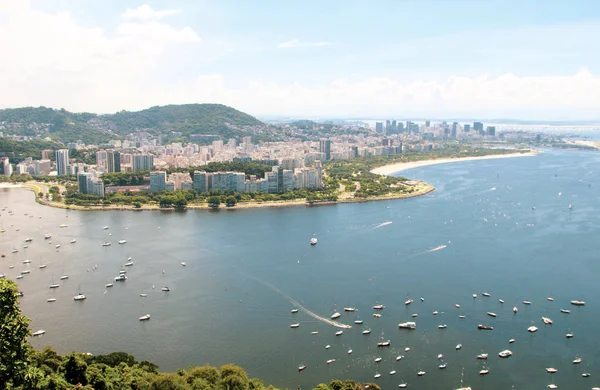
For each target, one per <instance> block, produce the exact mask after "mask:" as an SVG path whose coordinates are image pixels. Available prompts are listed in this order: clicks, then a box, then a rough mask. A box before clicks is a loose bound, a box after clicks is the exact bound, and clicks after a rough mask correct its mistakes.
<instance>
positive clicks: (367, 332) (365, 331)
mask: <svg viewBox="0 0 600 390" xmlns="http://www.w3.org/2000/svg"><path fill="white" fill-rule="evenodd" d="M370 333H371V329H366V330H363V331H362V334H370Z"/></svg>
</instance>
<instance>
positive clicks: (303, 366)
mask: <svg viewBox="0 0 600 390" xmlns="http://www.w3.org/2000/svg"><path fill="white" fill-rule="evenodd" d="M305 369H306V366H305V365H301V366H298V371H304V370H305Z"/></svg>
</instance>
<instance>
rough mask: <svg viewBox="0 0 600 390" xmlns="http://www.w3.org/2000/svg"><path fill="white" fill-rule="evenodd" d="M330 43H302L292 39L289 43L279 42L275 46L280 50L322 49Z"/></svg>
mask: <svg viewBox="0 0 600 390" xmlns="http://www.w3.org/2000/svg"><path fill="white" fill-rule="evenodd" d="M330 44H331V43H330V42H323V41H321V42H302V41H300V40H299V39H292V40H290V41H286V42H281V43H280V44H278V45H277V47H278V48H280V49H291V48H294V47H322V46H328V45H330Z"/></svg>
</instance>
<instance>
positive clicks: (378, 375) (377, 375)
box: [373, 373, 381, 379]
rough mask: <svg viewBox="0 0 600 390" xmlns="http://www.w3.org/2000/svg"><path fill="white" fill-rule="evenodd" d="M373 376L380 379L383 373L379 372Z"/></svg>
mask: <svg viewBox="0 0 600 390" xmlns="http://www.w3.org/2000/svg"><path fill="white" fill-rule="evenodd" d="M373 378H375V379H379V378H381V374H380V373H377V374H375V376H374V377H373Z"/></svg>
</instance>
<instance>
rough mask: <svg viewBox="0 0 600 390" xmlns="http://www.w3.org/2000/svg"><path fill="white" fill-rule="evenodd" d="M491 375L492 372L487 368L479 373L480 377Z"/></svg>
mask: <svg viewBox="0 0 600 390" xmlns="http://www.w3.org/2000/svg"><path fill="white" fill-rule="evenodd" d="M489 373H490V370H489V369H487V368H484V369H482V370H480V371H479V375H487V374H489Z"/></svg>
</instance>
